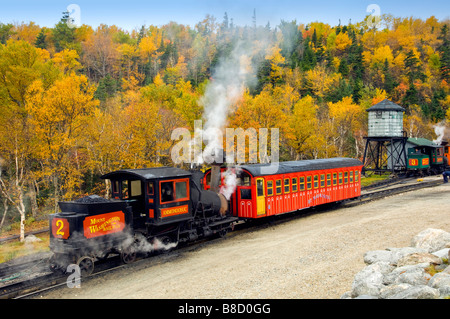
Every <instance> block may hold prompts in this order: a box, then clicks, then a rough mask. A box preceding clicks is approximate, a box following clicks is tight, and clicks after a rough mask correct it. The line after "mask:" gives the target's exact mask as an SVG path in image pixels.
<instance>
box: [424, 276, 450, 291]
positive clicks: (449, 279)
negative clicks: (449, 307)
mask: <svg viewBox="0 0 450 319" xmlns="http://www.w3.org/2000/svg"><path fill="white" fill-rule="evenodd" d="M428 286H430V287H431V288H435V289H438V290H439V293H440V294H441V296H449V295H450V274H449V273H444V272H440V273H437V274H436V275H434V276H433V277H432V278H431V279H430V281H429V282H428Z"/></svg>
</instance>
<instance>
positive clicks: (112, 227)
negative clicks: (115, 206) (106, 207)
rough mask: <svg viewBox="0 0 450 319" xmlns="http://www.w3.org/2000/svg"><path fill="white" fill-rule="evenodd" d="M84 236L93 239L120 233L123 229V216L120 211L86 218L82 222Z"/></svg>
mask: <svg viewBox="0 0 450 319" xmlns="http://www.w3.org/2000/svg"><path fill="white" fill-rule="evenodd" d="M83 227H84V236H85V237H86V238H93V237H98V236H104V235H107V234H112V233H116V232H119V231H122V230H123V229H124V228H125V214H124V213H123V212H122V211H118V212H113V213H107V214H102V215H98V216H92V217H86V218H85V220H84V221H83Z"/></svg>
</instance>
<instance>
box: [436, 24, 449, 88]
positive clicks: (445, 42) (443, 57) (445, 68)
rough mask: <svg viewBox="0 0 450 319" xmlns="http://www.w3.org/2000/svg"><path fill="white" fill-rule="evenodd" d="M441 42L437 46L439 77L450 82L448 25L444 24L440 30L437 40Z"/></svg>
mask: <svg viewBox="0 0 450 319" xmlns="http://www.w3.org/2000/svg"><path fill="white" fill-rule="evenodd" d="M438 39H440V40H441V41H442V44H441V45H440V46H439V48H438V51H439V54H440V61H441V67H440V71H441V77H442V79H443V80H445V81H447V83H449V82H450V39H449V32H448V25H447V24H444V26H443V27H442V28H441V34H440V36H439V38H438Z"/></svg>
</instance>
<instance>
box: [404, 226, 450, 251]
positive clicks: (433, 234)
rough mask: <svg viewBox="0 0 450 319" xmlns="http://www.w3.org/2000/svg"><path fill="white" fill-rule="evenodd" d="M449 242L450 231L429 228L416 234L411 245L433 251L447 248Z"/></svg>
mask: <svg viewBox="0 0 450 319" xmlns="http://www.w3.org/2000/svg"><path fill="white" fill-rule="evenodd" d="M449 242H450V233H448V232H446V231H444V230H442V229H434V228H428V229H425V230H424V231H422V232H420V233H419V234H417V235H416V236H414V238H413V239H412V241H411V246H413V247H417V248H422V249H425V250H426V251H427V252H429V253H431V252H433V251H438V250H441V249H444V248H446V245H447V244H448V243H449Z"/></svg>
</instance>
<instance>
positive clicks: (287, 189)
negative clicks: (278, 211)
mask: <svg viewBox="0 0 450 319" xmlns="http://www.w3.org/2000/svg"><path fill="white" fill-rule="evenodd" d="M289 182H290V181H289V178H285V179H284V193H285V194H289V192H290V189H289V188H290V183H289Z"/></svg>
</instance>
